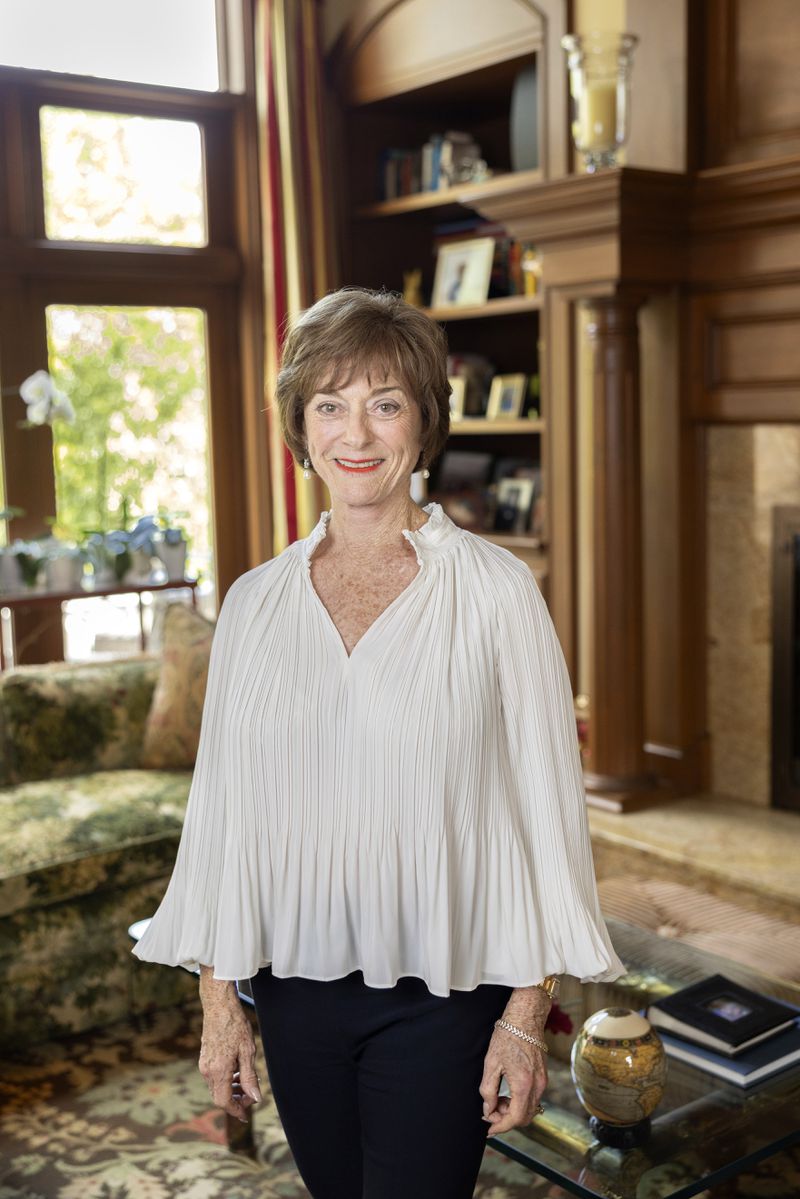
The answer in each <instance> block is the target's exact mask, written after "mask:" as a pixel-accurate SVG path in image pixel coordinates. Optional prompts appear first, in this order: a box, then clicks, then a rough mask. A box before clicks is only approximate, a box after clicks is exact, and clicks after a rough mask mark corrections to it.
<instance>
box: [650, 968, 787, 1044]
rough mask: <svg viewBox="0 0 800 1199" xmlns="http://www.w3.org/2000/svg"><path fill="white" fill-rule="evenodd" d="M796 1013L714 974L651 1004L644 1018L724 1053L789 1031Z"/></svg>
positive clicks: (656, 1026)
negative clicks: (785, 1030) (786, 1030)
mask: <svg viewBox="0 0 800 1199" xmlns="http://www.w3.org/2000/svg"><path fill="white" fill-rule="evenodd" d="M796 1015H797V1012H796V1010H795V1009H794V1008H793V1007H791V1006H790V1005H789V1004H786V1003H781V1002H780V1001H779V1000H777V999H772V998H770V997H769V996H768V995H760V994H759V993H758V992H757V991H751V990H750V988H749V987H743V986H741V984H739V983H736V982H733V981H732V980H731V979H729V978H725V976H724V975H722V974H713V975H712V976H711V977H710V978H705V979H703V980H702V982H699V983H692V985H691V986H689V987H682V988H681V990H680V991H675V992H674V993H673V994H672V995H666V996H664V998H663V999H658V1000H656V1001H655V1002H654V1003H651V1004H650V1006H649V1008H648V1009H647V1018H648V1020H649V1021H650V1023H651V1024H652V1025H653V1027H654V1028H655V1029H657V1030H658V1032H667V1033H671V1034H673V1035H675V1036H679V1037H683V1038H684V1039H685V1040H688V1041H692V1042H694V1043H696V1044H698V1045H703V1046H705V1047H707V1048H708V1049H712V1050H714V1051H716V1052H717V1053H721V1054H725V1055H727V1056H728V1057H736V1056H738V1055H739V1054H743V1053H746V1052H747V1050H749V1049H751V1048H752V1047H753V1046H755V1045H758V1044H760V1043H761V1042H762V1041H766V1040H768V1039H770V1038H771V1037H774V1036H776V1035H777V1034H778V1033H780V1032H782V1031H783V1030H784V1029H789V1028H790V1026H791V1025H792V1024H793V1023H794V1021H795V1017H796Z"/></svg>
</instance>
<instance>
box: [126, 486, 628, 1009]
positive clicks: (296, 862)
mask: <svg viewBox="0 0 800 1199" xmlns="http://www.w3.org/2000/svg"><path fill="white" fill-rule="evenodd" d="M424 510H425V512H426V513H428V520H427V523H426V524H424V525H423V526H422V527H421V528H419V529H417V530H416V531H411V530H404V533H403V535H404V536H405V537H406V538H407V539H408V540H409V542H410V543H411V545H412V546H413V547H414V550H415V551H416V556H417V561H418V562H419V567H420V569H419V571H418V572H417V574H416V575H415V577H414V578H413V579H412V581H411V583H409V585H408V586H407V587H406V588H405V590H404V591H403V592H401V594H400V595H398V596H397V598H396V599H395V600H393V601H392V603H391V604H390V605H389V606H388V608H386V609H385V611H384V612H382V613H381V615H380V616H379V617H378V618H377V620H376V621H375V622H374V624H373V625H372V626H371V627H370V628H369V629H368V630H367V632H366V633H365V634H364V635H363V636H362V638H361V640H360V641H359V642H358V643H357V645H356V646H355V648H354V650H353V652H352V654H350V656H348V654H347V650H346V648H345V645H344V642H343V641H342V639H341V636H340V634H339V632H338V630H337V628H336V625H335V624H334V622H333V620H332V619H331V616H330V614H329V613H328V611H327V609H326V608H325V606H324V605H323V603H322V601H321V600H320V598H319V596H318V595H317V593H316V591H315V589H314V587H313V585H312V582H311V573H310V559H311V555H312V554H313V552H314V549H315V547H316V546H317V544H318V543H319V542H320V541H321V540H322V538H323V537H325V535H326V533H327V525H328V520H329V518H330V512H323V513H322V515H321V517H320V519H319V522H318V524H317V525H316V527H315V528H314V529H313V530H312V532H311V533H310V534H309V536H308V537H306V538H303V539H300V540H298V541H295V542H294V543H293V544H292V545H290V546H288V547H287V548H286V549H285V550H284V551H283V552H282V553H280V554H278V555H277V556H276V557H275V558H273V559H271V560H270V561H268V562H265V563H263V564H262V565H260V566H257V567H255V568H254V569H253V570H249V571H247V572H246V573H245V574H243V575H241V576H240V577H239V578H238V579H237V580H236V581H235V583H234V584H233V585H232V587H231V588H230V590H229V591H228V593H227V595H226V596H225V600H224V602H223V604H222V607H221V609H220V612H219V616H218V620H217V626H216V630H215V634H214V640H213V646H212V651H211V660H210V664H209V674H208V684H207V691H206V697H205V705H204V708H203V717H202V726H201V733H200V744H199V748H198V754H197V760H196V764H195V768H194V774H193V778H192V784H191V788H190V792H189V799H188V804H187V809H186V817H185V822H184V826H183V832H182V835H181V841H180V846H179V850H178V855H177V859H176V862H175V867H174V871H173V874H172V878H171V881H170V883H169V886H168V889H167V891H166V894H165V896H164V899H163V901H162V903H161V905H160V906H159V908H158V910H157V912H156V914H155V916H154V918H153V920H152V921H151V923H150V926H149V928H148V929H147V931H146V933H145V934H144V936H143V937H142V938H141V940H140V941H139V943H138V944H137V946H136V947H135V949H134V950H133V952H134V953H135V954H136V955H137V956H138V957H140V958H142V959H143V960H145V961H150V962H164V963H167V964H169V965H173V966H176V965H181V966H185V967H186V968H187V969H194V968H196V967H197V965H198V964H199V963H203V964H205V965H210V966H213V967H214V975H215V977H216V978H219V979H243V978H250V977H251V976H252V975H254V974H255V973H256V972H257V971H258V970H259V968H260V967H262V966H265V965H267V964H268V963H271V964H272V971H273V973H274V974H275V975H276V976H278V977H281V978H284V977H287V976H294V975H299V976H301V977H305V978H313V979H321V980H327V979H334V978H341V977H343V976H344V975H346V974H349V973H350V972H351V971H354V970H361V971H363V977H364V981H365V983H366V984H367V985H368V986H371V987H392V986H394V985H395V983H396V981H397V979H398V978H400V977H402V976H404V975H413V976H416V977H418V978H422V979H424V981H425V983H426V984H427V987H428V989H429V991H430V992H431V993H432V994H434V995H440V996H447V995H448V994H449V992H450V990H451V989H456V990H465V991H470V990H473V989H474V988H475V987H476V986H478V984H480V983H502V984H505V985H510V986H520V987H522V986H530V985H531V984H533V983H537V982H540V981H541V979H542V978H544V976H545V975H547V974H571V975H574V976H575V977H577V978H579V979H581V980H582V981H588V980H612V979H615V978H617V977H619V976H620V975H621V974H622V973H623V970H624V967H623V965H622V962H621V961H620V960H619V958H618V957H617V955H616V953H615V952H614V949H613V946H612V944H611V942H610V940H609V936H608V931H607V929H606V926H605V922H604V920H603V917H602V915H601V912H600V906H599V902H598V896H597V886H596V882H595V876H594V869H593V863H592V852H591V846H590V841H589V829H588V822H587V817H586V806H585V792H584V786H583V777H582V772H581V763H580V755H579V750H578V742H577V735H576V728H575V717H574V712H573V701H572V690H571V686H570V681H569V676H568V673H567V669H566V663H565V661H564V656H563V653H562V651H561V647H560V645H559V642H558V640H557V637H556V633H555V629H554V627H553V623H552V621H551V618H550V614H549V611H548V609H547V605H546V604H545V602H544V599H543V597H542V595H541V593H540V591H539V588H538V586H537V584H536V581H535V579H534V577H533V575H532V573H531V571H530V570H529V569H528V567H527V566H526V565H525V564H524V563H522V562H521V561H520V560H519V559H518V558H516V557H515V556H514V555H513V554H512V553H511V552H510V551H508V550H506V549H503V548H502V547H500V546H497V545H495V544H494V543H492V542H490V541H488V540H486V539H485V538H483V537H480V536H478V535H477V534H474V533H471V532H469V531H467V530H466V529H462V528H460V527H459V526H458V525H456V524H455V523H454V522H453V521H452V520H451V519H450V517H449V516H448V515H447V514H446V513H445V512H444V510H443V508H442V507H441V505H439V504H438V503H429V504H427V505H426V506H425V509H424Z"/></svg>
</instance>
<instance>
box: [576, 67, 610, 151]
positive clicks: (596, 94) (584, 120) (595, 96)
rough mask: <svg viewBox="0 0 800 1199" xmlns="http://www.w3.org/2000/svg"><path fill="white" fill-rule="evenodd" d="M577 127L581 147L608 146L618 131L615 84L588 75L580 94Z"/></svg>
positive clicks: (584, 148) (606, 147)
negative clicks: (589, 77) (588, 78)
mask: <svg viewBox="0 0 800 1199" xmlns="http://www.w3.org/2000/svg"><path fill="white" fill-rule="evenodd" d="M578 130H579V137H580V141H578V143H577V144H578V145H580V147H581V149H582V150H611V149H613V148H614V146H615V144H616V133H617V84H616V81H615V80H612V79H590V80H588V82H587V84H586V87H585V89H584V91H583V93H582V95H581V98H580V106H579V120H578Z"/></svg>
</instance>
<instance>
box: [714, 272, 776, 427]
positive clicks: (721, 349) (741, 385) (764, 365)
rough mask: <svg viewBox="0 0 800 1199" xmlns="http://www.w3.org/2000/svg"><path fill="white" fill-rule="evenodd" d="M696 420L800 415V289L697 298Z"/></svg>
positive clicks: (763, 289)
mask: <svg viewBox="0 0 800 1199" xmlns="http://www.w3.org/2000/svg"><path fill="white" fill-rule="evenodd" d="M691 339H692V340H691V361H692V382H691V414H692V417H693V418H694V419H695V420H703V421H708V422H717V421H793V420H800V286H795V287H769V286H762V287H753V288H748V289H746V290H739V291H727V292H715V293H712V294H708V295H698V296H695V297H694V298H693V300H692V304H691Z"/></svg>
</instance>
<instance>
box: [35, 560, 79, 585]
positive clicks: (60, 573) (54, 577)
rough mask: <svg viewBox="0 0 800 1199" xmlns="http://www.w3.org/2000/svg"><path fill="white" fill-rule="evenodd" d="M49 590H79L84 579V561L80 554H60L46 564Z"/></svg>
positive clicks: (45, 570)
mask: <svg viewBox="0 0 800 1199" xmlns="http://www.w3.org/2000/svg"><path fill="white" fill-rule="evenodd" d="M44 577H45V579H46V581H47V590H48V591H78V590H80V586H81V580H82V579H83V561H82V560H81V557H80V555H79V554H59V555H58V557H57V558H48V559H47V561H46V562H45V564H44Z"/></svg>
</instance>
